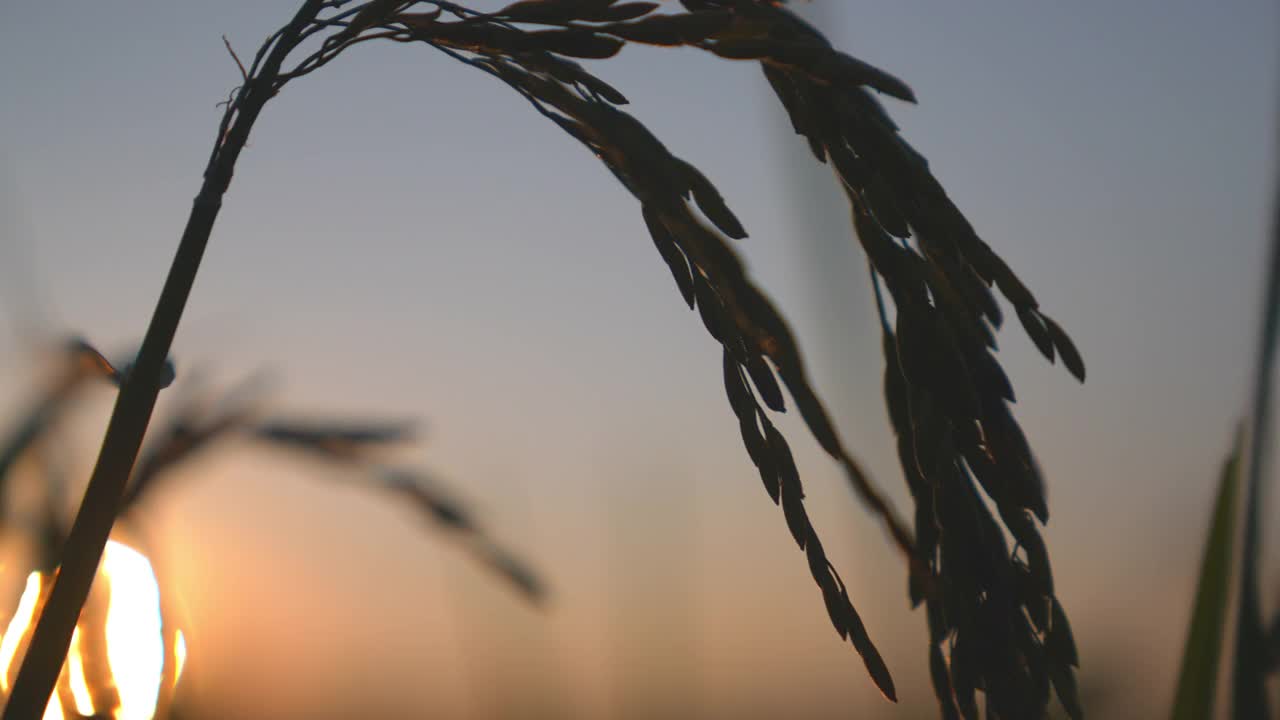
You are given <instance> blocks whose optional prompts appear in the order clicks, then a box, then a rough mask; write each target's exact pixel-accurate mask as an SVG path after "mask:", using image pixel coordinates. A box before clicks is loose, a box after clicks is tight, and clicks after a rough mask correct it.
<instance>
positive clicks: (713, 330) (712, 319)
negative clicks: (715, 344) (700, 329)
mask: <svg viewBox="0 0 1280 720" xmlns="http://www.w3.org/2000/svg"><path fill="white" fill-rule="evenodd" d="M693 294H694V297H696V298H697V299H698V315H699V317H701V318H702V324H703V326H704V327H706V328H707V333H708V334H709V335H711V337H713V338H715V339H716V340H719V341H720V342H721V343H724V342H725V332H726V328H725V327H724V326H725V324H726V323H724V322H723V321H722V320H721V314H720V298H718V297H716V291H715V290H712V289H711V283H709V282H707V279H706V277H705V276H704V275H702V273H700V272H698V271H697V270H694V275H693ZM726 347H727V345H726Z"/></svg>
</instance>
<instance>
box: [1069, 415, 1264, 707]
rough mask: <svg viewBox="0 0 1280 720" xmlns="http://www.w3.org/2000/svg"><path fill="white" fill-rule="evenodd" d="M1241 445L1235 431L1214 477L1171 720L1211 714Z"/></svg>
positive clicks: (1227, 597) (1227, 586) (1227, 598)
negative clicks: (1213, 497) (1213, 494)
mask: <svg viewBox="0 0 1280 720" xmlns="http://www.w3.org/2000/svg"><path fill="white" fill-rule="evenodd" d="M1242 443H1243V432H1242V431H1240V430H1237V431H1236V435H1235V441H1234V442H1233V443H1232V448H1231V452H1230V454H1228V455H1227V459H1226V461H1225V462H1224V463H1223V467H1222V473H1221V475H1220V476H1219V478H1218V492H1217V499H1216V500H1215V501H1214V504H1213V514H1212V515H1211V516H1210V523H1209V530H1208V533H1207V534H1206V535H1205V543H1204V554H1203V558H1202V560H1201V561H1200V579H1199V580H1198V581H1197V583H1196V599H1195V605H1194V607H1193V609H1192V612H1191V622H1190V625H1189V627H1188V630H1187V640H1186V645H1185V647H1184V649H1183V652H1182V669H1181V670H1180V671H1179V674H1178V686H1177V690H1176V692H1175V694H1174V701H1173V713H1172V718H1173V720H1202V719H1207V718H1210V717H1212V716H1213V706H1214V701H1215V699H1216V697H1217V686H1218V670H1219V659H1220V657H1221V654H1222V637H1223V634H1224V632H1225V630H1226V626H1227V616H1228V612H1227V610H1228V604H1229V602H1230V598H1231V566H1232V562H1233V561H1234V545H1235V537H1236V533H1237V528H1236V520H1237V517H1238V513H1237V503H1238V501H1237V497H1238V495H1239V492H1240V459H1241V451H1242V447H1241V445H1242ZM1055 620H1056V617H1055Z"/></svg>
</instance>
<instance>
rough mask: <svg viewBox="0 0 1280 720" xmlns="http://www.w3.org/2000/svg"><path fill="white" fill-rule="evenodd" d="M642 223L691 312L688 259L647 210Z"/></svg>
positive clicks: (691, 278) (660, 223)
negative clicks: (669, 269)
mask: <svg viewBox="0 0 1280 720" xmlns="http://www.w3.org/2000/svg"><path fill="white" fill-rule="evenodd" d="M644 223H645V225H646V226H647V227H648V228H649V236H650V237H652V238H653V244H654V245H655V246H657V248H658V254H659V255H661V256H662V259H663V260H664V261H666V263H667V267H669V268H671V275H672V277H674V278H675V280H676V287H678V288H679V289H680V295H681V296H682V297H684V301H685V302H686V303H687V304H688V305H689V309H690V310H692V309H693V303H694V283H693V273H692V271H691V270H690V269H689V260H688V258H686V257H685V256H684V253H683V252H681V251H680V248H679V247H677V246H676V242H675V240H674V239H673V238H672V237H671V233H670V232H668V231H667V228H666V226H665V225H663V224H662V221H661V220H659V219H658V218H657V216H656V215H655V213H653V212H652V211H650V210H648V209H647V208H646V209H645V210H644ZM708 329H710V328H708Z"/></svg>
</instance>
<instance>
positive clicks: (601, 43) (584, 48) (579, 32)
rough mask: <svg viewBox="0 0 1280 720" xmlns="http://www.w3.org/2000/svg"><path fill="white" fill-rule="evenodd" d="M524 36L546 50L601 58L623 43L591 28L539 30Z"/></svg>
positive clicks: (620, 46) (571, 55)
mask: <svg viewBox="0 0 1280 720" xmlns="http://www.w3.org/2000/svg"><path fill="white" fill-rule="evenodd" d="M526 37H527V38H529V39H530V40H532V41H533V42H534V43H535V44H536V45H537V46H538V47H540V48H541V49H543V50H546V51H547V52H553V53H557V54H560V55H568V56H569V57H578V58H590V59H596V60H602V59H604V58H611V57H613V56H614V55H617V54H618V51H619V50H621V49H622V46H623V45H624V44H625V43H623V41H621V40H618V39H617V38H611V37H609V36H607V35H600V34H598V33H596V32H595V31H593V30H587V29H580V28H573V29H568V30H539V31H536V32H531V33H527V34H526Z"/></svg>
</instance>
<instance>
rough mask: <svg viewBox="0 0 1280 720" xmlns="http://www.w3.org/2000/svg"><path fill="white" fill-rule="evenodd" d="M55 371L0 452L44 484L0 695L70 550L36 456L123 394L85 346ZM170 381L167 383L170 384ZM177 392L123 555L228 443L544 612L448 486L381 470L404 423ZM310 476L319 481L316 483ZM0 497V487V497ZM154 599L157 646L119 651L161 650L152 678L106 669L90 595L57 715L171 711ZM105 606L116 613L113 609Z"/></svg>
mask: <svg viewBox="0 0 1280 720" xmlns="http://www.w3.org/2000/svg"><path fill="white" fill-rule="evenodd" d="M52 360H53V363H52V364H53V365H54V366H55V367H56V368H57V370H56V371H55V373H54V376H55V377H54V379H53V381H52V382H51V383H50V384H49V387H48V388H47V389H46V390H45V391H44V392H43V394H42V397H40V398H38V400H37V402H36V403H35V407H34V409H33V410H32V411H30V412H29V414H28V415H27V416H26V417H25V418H23V419H22V421H21V422H19V423H18V424H17V427H16V428H15V429H14V431H13V432H12V434H11V436H10V437H9V438H8V444H7V446H6V447H8V448H9V452H8V456H9V457H10V458H11V460H12V461H13V462H10V463H8V464H7V465H6V466H5V468H3V469H4V470H5V471H7V470H10V469H12V466H13V464H14V463H15V462H16V461H18V460H19V459H23V458H27V459H30V460H34V461H36V462H34V463H33V464H34V465H35V466H36V468H35V469H36V470H37V472H38V473H39V475H40V477H39V480H40V482H39V487H40V488H41V489H42V491H43V492H42V493H41V496H40V501H39V503H38V509H37V511H36V516H35V518H34V521H33V522H28V523H26V524H24V525H23V528H24V529H25V530H26V531H27V533H26V534H28V535H30V536H31V537H30V540H31V544H32V545H33V547H34V557H33V559H32V561H31V571H32V574H31V576H30V578H29V579H28V582H27V583H26V585H25V586H24V587H23V592H22V594H21V597H14V598H6V600H7V602H5V603H3V604H2V605H0V608H3V609H4V611H5V612H8V611H11V610H12V611H13V615H12V616H11V617H8V618H7V622H8V626H7V627H6V628H5V631H4V638H3V645H0V648H2V649H0V684H3V685H4V688H3V689H5V690H8V685H7V678H8V676H9V673H10V671H11V669H12V668H11V663H12V661H13V659H14V658H15V657H21V656H22V653H23V651H24V650H26V649H27V643H28V642H29V639H30V638H29V636H28V634H27V629H28V625H29V622H30V618H31V615H32V614H33V612H35V611H36V610H38V608H40V607H41V606H42V605H43V604H44V603H46V602H47V598H48V595H49V591H50V587H51V585H50V584H49V582H48V579H49V578H52V577H54V576H55V574H56V573H57V571H58V567H59V561H60V552H61V549H62V546H63V544H64V543H65V541H66V527H65V521H64V518H63V514H62V512H61V511H62V509H63V508H64V507H65V502H64V501H65V497H64V494H65V483H64V482H63V481H62V480H61V478H60V477H58V474H59V473H58V470H57V468H55V467H54V466H53V464H52V463H50V462H46V460H47V459H48V456H49V453H48V452H43V451H45V450H49V449H51V448H48V447H45V446H49V445H54V444H55V443H56V435H55V432H56V430H57V428H58V424H59V421H61V420H63V419H64V417H65V416H66V415H68V414H71V413H73V412H74V411H75V410H77V409H78V406H79V404H80V403H79V401H80V400H81V399H82V398H83V392H82V391H83V390H85V389H87V387H88V386H89V385H90V384H91V383H92V382H94V381H111V382H119V380H120V377H121V376H122V375H124V374H126V373H125V371H124V370H121V369H118V368H117V366H116V365H113V364H112V363H111V362H110V361H109V360H107V358H106V357H105V356H103V355H102V354H101V353H100V352H98V351H97V350H96V349H95V348H94V347H93V346H92V345H90V344H89V343H88V342H86V341H85V340H83V339H81V338H73V339H71V340H69V341H66V342H64V343H62V344H61V346H60V348H59V349H58V352H57V356H56V357H54V358H52ZM122 367H123V366H122ZM170 367H172V366H170ZM170 375H171V377H170V381H172V380H173V377H172V373H170ZM175 389H176V391H177V392H178V393H179V397H178V398H177V402H175V403H174V405H173V406H172V407H171V410H170V411H169V412H168V413H167V415H166V417H164V418H162V420H161V421H160V422H158V423H156V424H154V425H153V427H152V429H151V433H150V435H149V438H150V441H149V443H148V444H147V446H146V448H145V449H144V451H143V452H142V454H141V457H140V459H139V461H138V463H137V464H136V466H135V468H134V472H133V475H132V478H131V479H130V483H129V485H128V488H127V490H126V492H125V495H124V497H123V499H122V501H121V504H120V509H119V513H118V518H117V521H116V528H117V530H119V531H121V532H123V533H124V534H125V535H127V536H128V538H129V542H130V543H131V544H133V545H136V546H138V547H139V548H141V549H144V550H145V549H147V546H148V545H149V544H150V540H149V538H148V536H147V533H146V532H145V524H144V523H143V522H142V520H143V519H144V518H145V517H146V515H147V512H148V507H149V505H150V502H151V499H152V498H153V497H155V496H156V495H157V494H159V493H162V492H164V491H165V489H166V486H167V485H169V484H171V483H173V482H175V481H177V480H180V479H181V478H182V477H184V475H183V473H182V472H181V470H182V469H183V466H184V465H185V464H186V463H188V462H189V461H191V460H192V459H194V458H196V457H198V456H199V455H200V454H201V453H206V452H210V451H214V452H218V451H220V449H223V448H228V447H230V445H229V444H228V443H229V442H230V441H235V440H239V441H240V442H241V443H244V442H252V443H257V444H262V445H266V446H268V447H273V448H277V449H279V450H280V451H282V452H288V453H299V452H301V453H306V454H307V455H309V456H311V457H314V458H317V459H319V460H320V461H321V462H322V463H324V464H326V465H329V466H332V467H333V468H334V469H336V470H339V471H341V472H339V473H334V476H336V477H342V478H345V479H347V480H348V481H350V482H353V483H356V484H357V485H358V486H359V487H361V488H363V489H364V490H366V491H367V492H371V493H377V494H380V495H382V496H385V497H386V498H387V499H388V500H391V501H395V502H398V503H399V504H403V505H407V506H409V507H411V508H413V509H415V510H416V511H417V512H418V513H419V514H420V515H421V516H422V517H423V518H424V519H425V520H426V521H427V527H428V529H432V530H440V531H443V532H444V533H445V534H446V535H448V536H451V539H453V540H454V541H455V542H456V544H458V545H460V546H461V547H462V549H464V550H465V551H466V552H468V553H469V554H470V555H471V556H472V557H474V558H475V559H476V561H477V562H479V563H481V564H482V565H484V566H485V567H487V568H488V569H490V570H491V571H492V572H494V573H495V574H496V575H497V576H499V577H500V578H502V579H503V580H505V581H506V582H507V583H508V584H509V586H510V587H511V588H512V589H514V590H515V591H517V592H518V593H519V594H520V595H522V596H523V597H524V598H525V599H527V600H528V601H530V602H533V603H541V602H542V601H543V600H544V599H545V598H546V595H547V592H548V591H547V588H546V586H545V583H544V581H543V579H542V578H541V577H540V575H539V574H538V573H536V572H535V571H534V570H533V569H532V568H531V567H529V566H528V565H527V564H526V563H525V562H524V561H523V560H522V559H520V558H519V557H518V555H517V554H516V553H514V552H512V551H511V550H509V549H508V548H506V547H505V546H504V545H503V544H502V543H500V542H499V541H497V540H496V539H495V538H494V537H493V536H492V535H491V534H490V533H488V532H487V531H486V529H485V528H484V527H483V525H482V524H481V523H480V521H479V520H478V519H477V518H476V517H475V515H474V513H473V512H471V510H470V509H469V508H468V507H467V506H466V504H465V503H463V502H461V501H460V500H459V499H458V498H457V497H456V496H455V495H454V494H453V493H452V492H451V491H450V490H449V489H448V487H447V485H446V484H445V483H443V482H441V481H440V480H438V479H436V478H435V477H434V476H433V475H432V474H430V473H427V472H425V471H423V470H421V469H419V468H416V467H404V466H399V465H386V464H385V463H383V462H381V453H380V452H379V450H381V449H383V448H386V447H388V446H392V445H403V444H405V443H408V442H411V441H413V440H414V439H415V433H414V432H413V430H414V425H413V424H412V423H405V422H369V421H345V420H343V421H325V422H317V421H314V420H300V419H290V418H276V417H272V416H270V415H269V414H268V413H267V403H266V402H265V398H266V394H267V392H268V391H269V389H270V386H269V383H268V382H267V379H266V378H265V377H264V376H261V375H255V376H251V377H249V378H248V379H246V380H244V381H243V382H241V383H240V384H238V385H236V386H233V387H232V388H230V389H228V390H225V391H222V392H218V393H215V392H211V391H210V390H209V388H207V387H205V386H204V385H203V383H202V382H201V381H200V378H199V376H198V375H195V376H193V377H191V378H188V379H186V380H185V381H183V382H179V383H177V385H176V388H175ZM220 445H221V448H220V447H219V446H220ZM11 476H12V473H10V472H0V483H4V482H5V481H7V480H9V479H10V478H11ZM188 476H189V475H188ZM317 476H318V477H326V475H324V474H319V475H317ZM2 489H4V486H3V485H0V490H2ZM4 496H5V493H3V492H0V497H4ZM10 521H12V520H10ZM122 526H123V527H122ZM113 552H114V553H116V554H117V555H119V554H121V553H129V554H131V557H136V558H138V559H139V560H140V562H142V563H147V562H148V561H147V559H146V558H145V557H144V556H143V555H141V554H138V553H135V552H134V550H133V549H131V548H128V547H127V546H123V545H119V544H117V546H116V548H115V549H114V550H113ZM105 564H106V565H107V566H108V567H111V566H112V565H113V563H112V562H110V561H108V562H106V563H105ZM116 564H117V565H118V563H116ZM148 567H149V564H148ZM157 574H158V576H159V577H158V578H157V582H159V581H160V580H162V579H163V576H164V568H163V566H161V567H160V568H159V569H158V573H157ZM108 579H109V580H110V581H111V582H112V585H114V582H115V580H116V579H117V578H116V577H115V576H109V577H108ZM33 581H34V583H35V584H34V585H33ZM157 589H158V590H160V591H161V592H160V593H159V603H160V605H159V608H160V613H159V615H160V617H159V618H158V619H157V618H153V619H157V620H158V621H159V623H160V625H159V637H158V638H130V639H128V641H127V645H145V644H146V643H148V642H150V643H155V642H157V641H158V643H159V644H158V647H160V648H161V649H162V651H163V653H164V656H163V659H162V663H161V664H160V668H159V670H158V671H156V668H153V667H149V666H147V667H141V668H132V669H130V668H125V667H120V666H119V665H120V663H119V661H115V660H114V659H111V658H110V655H111V651H112V649H113V645H115V644H122V643H121V642H120V639H119V638H114V639H113V638H112V631H113V626H112V623H111V619H110V616H109V615H108V607H107V606H108V597H111V598H114V597H115V595H114V593H115V588H114V587H111V589H110V590H107V589H102V588H101V587H100V586H98V585H95V589H94V592H93V593H92V594H91V595H90V597H89V599H88V601H87V603H86V605H85V607H84V609H83V612H82V614H81V616H80V618H79V622H78V623H77V628H76V631H75V632H76V634H77V635H76V641H75V644H74V652H73V653H72V655H71V659H72V662H70V663H68V665H66V666H64V667H63V668H62V670H61V671H60V674H59V678H58V683H57V685H56V687H55V701H56V703H57V708H60V709H61V711H62V712H71V711H75V712H78V713H79V714H80V715H82V716H94V717H97V716H104V717H133V716H136V715H137V714H139V713H146V714H147V716H148V717H150V716H151V715H150V713H149V711H150V710H151V709H152V708H155V709H156V711H157V714H156V716H157V717H164V716H165V715H164V714H162V712H161V711H162V710H165V709H168V707H171V706H170V703H171V701H172V697H171V695H172V693H173V691H174V689H175V688H176V685H177V682H178V679H179V675H180V674H181V670H182V655H183V654H184V653H185V640H184V639H183V636H182V634H181V629H180V628H179V627H178V625H177V623H176V622H175V621H174V618H173V617H172V612H171V611H169V610H168V608H169V604H168V602H167V601H168V596H167V595H166V593H164V592H163V585H160V586H158V588H157ZM127 604H128V603H125V605H127ZM111 605H112V607H115V602H114V599H113V600H112V601H111ZM147 610H148V609H147V608H145V607H143V608H140V609H139V611H140V612H142V613H144V614H145V613H146V612H147ZM115 649H116V650H119V648H115ZM129 670H132V671H131V672H128V673H127V674H128V675H131V676H133V677H138V678H140V679H142V680H143V681H144V682H150V683H153V686H152V692H153V693H155V694H153V695H152V696H148V695H147V693H146V692H145V691H144V692H142V693H141V698H139V697H136V695H137V693H134V692H130V690H132V688H127V687H126V688H119V689H118V688H117V685H118V684H119V683H120V677H121V675H120V673H121V672H122V671H129ZM157 688H158V690H156V689H157ZM55 716H57V717H62V714H61V713H55Z"/></svg>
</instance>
